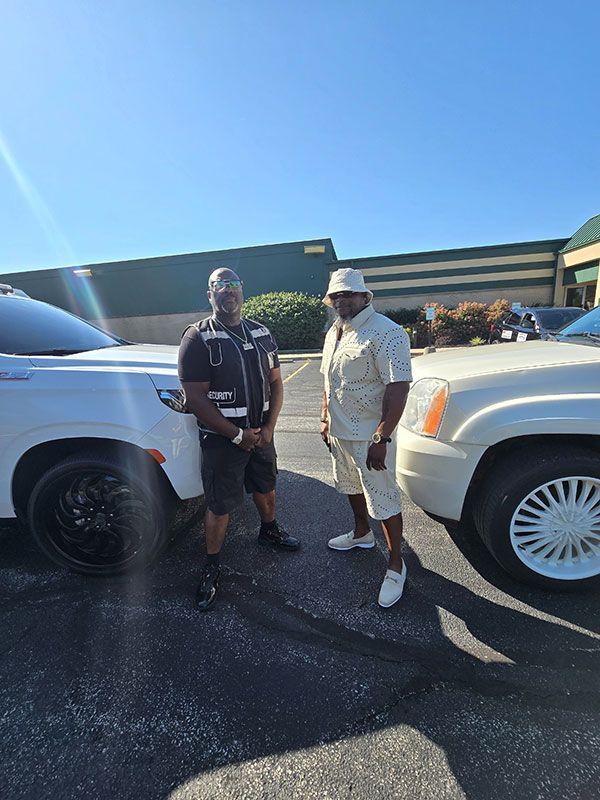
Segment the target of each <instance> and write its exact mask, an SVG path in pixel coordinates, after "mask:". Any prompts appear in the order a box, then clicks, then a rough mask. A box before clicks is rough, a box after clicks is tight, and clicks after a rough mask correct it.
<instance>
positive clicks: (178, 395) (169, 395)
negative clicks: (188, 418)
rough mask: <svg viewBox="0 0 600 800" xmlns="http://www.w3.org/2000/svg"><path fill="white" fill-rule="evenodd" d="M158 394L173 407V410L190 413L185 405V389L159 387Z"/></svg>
mask: <svg viewBox="0 0 600 800" xmlns="http://www.w3.org/2000/svg"><path fill="white" fill-rule="evenodd" d="M156 391H157V392H158V396H159V397H160V399H161V400H162V402H163V403H164V404H165V405H166V406H169V408H172V409H173V411H178V412H179V413H180V414H188V413H189V411H188V410H187V409H186V407H185V394H184V393H183V389H157V390H156Z"/></svg>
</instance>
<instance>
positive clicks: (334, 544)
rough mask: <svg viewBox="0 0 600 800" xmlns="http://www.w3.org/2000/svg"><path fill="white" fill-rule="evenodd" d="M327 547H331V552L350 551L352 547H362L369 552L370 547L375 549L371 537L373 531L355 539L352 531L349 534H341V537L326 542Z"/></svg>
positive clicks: (372, 537) (373, 540) (373, 538)
mask: <svg viewBox="0 0 600 800" xmlns="http://www.w3.org/2000/svg"><path fill="white" fill-rule="evenodd" d="M327 546H328V547H331V549H332V550H352V548H353V547H363V548H365V549H367V550H370V549H371V548H372V547H375V537H374V536H373V531H369V532H368V533H365V535H364V536H360V537H358V538H357V539H355V538H354V531H350V532H349V533H343V534H342V535H341V536H336V537H335V538H334V539H330V540H329V541H328V542H327Z"/></svg>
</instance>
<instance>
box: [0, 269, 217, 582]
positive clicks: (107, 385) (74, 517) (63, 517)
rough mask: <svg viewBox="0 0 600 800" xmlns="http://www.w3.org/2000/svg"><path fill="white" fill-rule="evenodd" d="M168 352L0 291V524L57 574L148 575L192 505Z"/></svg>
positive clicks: (193, 470) (192, 424)
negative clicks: (15, 522) (16, 531)
mask: <svg viewBox="0 0 600 800" xmlns="http://www.w3.org/2000/svg"><path fill="white" fill-rule="evenodd" d="M199 459H200V454H199V442H198V429H197V427H196V420H195V418H194V417H193V416H192V415H190V414H186V413H185V409H184V407H183V395H182V391H181V388H180V384H179V381H178V378H177V348H176V347H172V346H168V345H149V344H132V343H131V342H127V341H125V340H124V339H120V338H118V337H117V336H113V335H111V334H109V333H106V332H105V331H103V330H101V329H100V328H97V327H96V326H94V325H92V324H90V323H89V322H85V321H84V320H82V319H80V318H79V317H76V316H74V315H72V314H69V313H68V312H66V311H64V310H62V309H60V308H56V307H55V306H52V305H48V304H47V303H42V302H39V301H37V300H33V299H31V298H28V297H27V296H26V295H24V293H23V292H20V291H19V290H14V289H12V288H11V287H10V286H6V285H2V284H0V518H10V517H18V518H19V519H20V520H21V521H22V522H23V523H24V524H25V525H26V527H27V528H29V530H30V531H31V533H32V535H33V536H34V538H35V540H36V541H37V543H38V544H39V546H40V547H41V548H42V550H43V551H44V552H45V553H46V554H47V555H48V556H49V557H50V558H51V559H52V560H53V561H55V562H56V563H57V564H60V565H62V566H66V567H69V568H71V569H73V570H76V571H78V572H83V573H87V574H96V575H106V574H111V573H117V572H125V571H127V570H129V569H132V568H134V567H139V566H142V565H145V564H148V563H149V562H150V561H151V560H152V559H153V558H155V557H156V556H157V554H158V553H159V552H160V551H161V549H162V548H163V547H164V545H165V544H166V543H167V542H168V539H169V536H170V534H171V532H172V531H173V527H174V526H173V522H174V520H175V518H177V519H178V520H181V517H182V515H181V513H178V512H180V510H181V508H182V507H187V508H188V509H189V507H190V506H194V505H198V504H197V503H195V502H194V500H193V499H194V498H198V497H199V496H200V495H201V494H202V484H201V480H200V469H199V467H200V463H199Z"/></svg>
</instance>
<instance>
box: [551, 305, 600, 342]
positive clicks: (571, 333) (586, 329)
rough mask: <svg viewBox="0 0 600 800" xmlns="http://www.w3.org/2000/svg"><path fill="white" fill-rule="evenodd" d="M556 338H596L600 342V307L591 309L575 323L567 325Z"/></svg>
mask: <svg viewBox="0 0 600 800" xmlns="http://www.w3.org/2000/svg"><path fill="white" fill-rule="evenodd" d="M586 335H587V336H586ZM557 336H558V338H559V339H562V338H563V337H576V336H581V337H584V338H588V339H592V338H594V339H595V338H596V337H597V338H598V339H599V340H600V306H598V307H597V308H593V309H592V310H591V311H588V312H587V314H584V315H583V316H582V317H579V319H576V320H575V322H572V323H571V324H570V325H567V326H566V327H565V328H563V329H562V330H561V331H560V333H558V334H557Z"/></svg>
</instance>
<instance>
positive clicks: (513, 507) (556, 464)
mask: <svg viewBox="0 0 600 800" xmlns="http://www.w3.org/2000/svg"><path fill="white" fill-rule="evenodd" d="M475 524H476V526H477V530H478V531H479V534H480V536H481V538H482V539H483V541H484V543H485V544H486V546H487V548H488V549H489V550H490V552H491V553H492V555H493V556H494V558H495V559H496V560H497V561H498V562H499V564H500V565H501V566H502V567H504V569H505V570H506V571H507V572H509V573H510V574H511V575H513V577H515V578H516V579H517V580H521V581H525V582H527V583H530V584H534V585H536V586H541V587H543V588H547V589H560V590H563V591H565V590H566V591H568V590H576V589H580V588H582V587H585V586H589V585H598V584H599V583H600V461H599V459H598V457H597V455H596V454H595V453H593V452H591V451H589V450H584V449H582V448H576V447H549V446H543V447H539V446H538V447H537V448H536V447H535V446H534V447H532V448H528V449H526V450H525V449H518V450H515V451H512V452H511V453H510V455H509V456H507V457H505V458H504V459H503V460H500V461H498V462H497V463H496V464H495V465H494V467H493V469H492V472H491V473H490V475H489V476H488V478H487V480H486V481H485V482H484V484H483V485H482V487H481V488H480V491H479V501H478V502H477V504H476V507H475Z"/></svg>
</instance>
